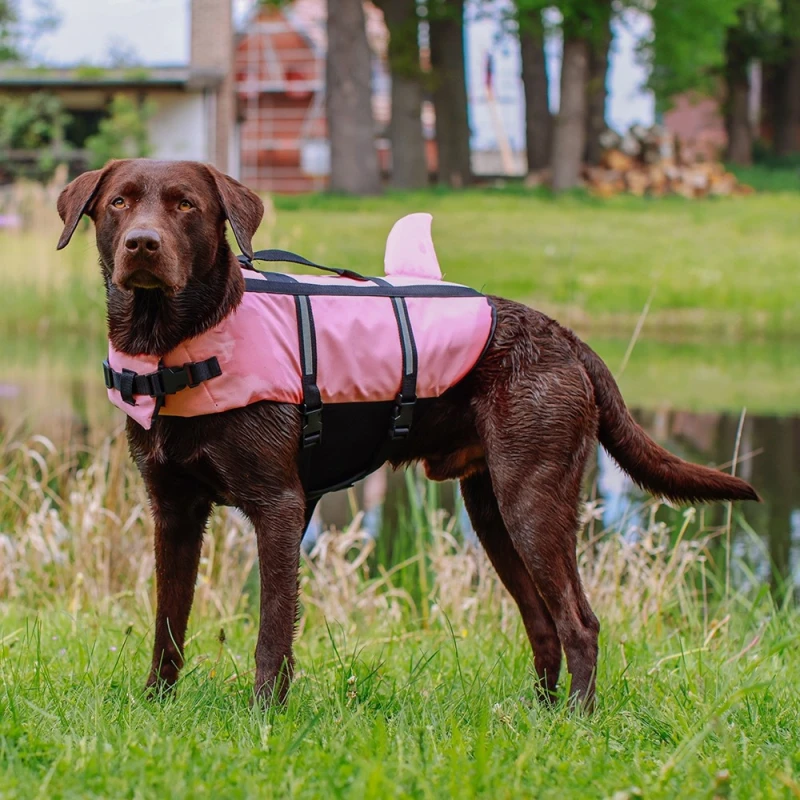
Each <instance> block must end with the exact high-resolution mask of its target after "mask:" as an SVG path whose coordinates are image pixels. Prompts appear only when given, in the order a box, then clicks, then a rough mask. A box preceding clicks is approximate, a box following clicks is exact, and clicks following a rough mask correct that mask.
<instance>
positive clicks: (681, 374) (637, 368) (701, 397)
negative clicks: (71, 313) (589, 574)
mask: <svg viewBox="0 0 800 800" xmlns="http://www.w3.org/2000/svg"><path fill="white" fill-rule="evenodd" d="M590 341H591V340H590ZM592 344H593V346H595V348H596V349H597V350H598V352H600V354H601V355H602V356H603V357H604V358H605V359H606V360H607V362H608V363H609V365H610V366H612V368H613V369H615V370H616V372H617V374H620V372H621V369H620V365H621V363H622V362H623V361H626V359H625V358H624V354H625V351H626V350H627V342H624V341H615V340H595V341H592ZM0 352H3V353H5V354H6V356H7V357H6V359H5V363H4V364H3V365H2V367H0V436H2V435H4V434H5V432H7V431H9V430H14V429H16V428H17V426H18V425H19V424H22V425H24V428H25V430H27V431H30V432H31V433H41V434H43V435H46V436H48V437H50V438H51V439H52V440H53V441H54V442H56V443H58V442H65V441H68V440H69V441H71V442H73V443H75V442H80V443H82V444H85V445H87V446H89V447H91V446H93V445H95V444H97V443H98V442H99V441H100V440H101V439H102V438H103V437H105V436H107V435H108V434H109V433H111V432H114V431H119V430H121V429H122V427H123V420H122V419H121V414H120V412H118V411H117V410H116V409H114V408H113V407H112V406H111V404H110V403H108V402H107V400H106V397H105V390H104V387H103V385H102V377H101V371H100V369H99V364H100V362H101V361H102V358H103V353H102V347H101V346H100V345H99V344H93V343H89V344H87V343H86V342H82V341H76V342H53V343H48V344H47V346H46V347H45V346H44V345H43V343H42V342H40V341H15V342H5V343H0ZM799 368H800V367H799V366H798V359H797V357H796V350H795V348H794V347H793V346H792V345H791V343H787V344H781V343H748V344H742V345H724V344H720V343H714V344H712V345H709V344H691V343H685V342H684V343H663V342H655V341H648V340H644V341H642V342H640V343H637V346H636V348H635V350H634V353H633V354H632V355H631V357H630V359H627V363H626V366H625V370H624V375H622V378H621V379H620V385H621V387H622V390H623V394H624V395H625V397H626V400H627V401H628V403H629V406H630V407H631V408H632V410H633V411H634V414H635V416H636V418H637V419H638V420H639V421H640V422H641V424H642V425H643V426H644V427H645V429H646V430H647V431H648V432H649V433H650V434H651V435H652V436H653V437H654V438H655V439H656V440H657V441H659V442H660V443H662V444H663V445H664V446H666V447H667V448H668V449H669V450H671V451H672V452H675V453H677V454H679V455H681V456H682V457H684V458H687V459H689V460H691V461H695V462H697V463H700V464H713V465H716V466H719V467H721V468H724V469H730V465H731V462H732V460H733V457H734V450H735V445H736V441H737V434H739V433H740V436H739V449H738V459H737V465H736V473H737V474H738V475H740V476H742V477H744V478H745V479H746V480H748V481H750V482H751V483H752V484H753V485H754V486H755V487H756V488H757V490H758V491H759V492H760V494H761V495H762V497H763V498H764V503H763V504H761V505H757V504H753V503H748V504H742V505H740V506H739V507H738V508H736V509H735V510H734V514H733V517H732V527H731V530H732V541H733V564H734V567H735V569H736V580H737V582H738V583H739V585H743V584H750V585H752V584H753V583H763V584H764V585H769V586H770V587H771V588H772V589H781V587H785V586H787V585H790V584H793V585H794V586H795V587H800V392H798V391H797V387H798V386H800V374H798V369H799ZM745 406H746V407H747V411H746V412H745V413H744V414H743V408H744V407H745ZM740 428H741V431H740ZM414 486H415V483H414V481H407V480H406V478H405V477H404V476H403V475H402V474H395V473H392V472H390V471H388V470H381V471H379V472H378V473H376V474H374V475H373V476H371V478H369V479H368V480H367V481H364V482H362V484H361V485H360V486H358V487H356V488H355V490H352V491H351V492H349V493H347V492H342V493H338V494H333V495H329V496H327V497H326V498H324V500H323V502H322V503H321V504H320V507H319V513H318V515H317V518H316V519H315V521H314V524H313V525H312V529H311V532H310V536H313V532H314V529H315V526H320V525H325V526H327V525H335V526H337V527H340V528H341V527H344V526H346V525H347V524H349V522H350V521H351V520H352V518H353V514H354V513H356V511H357V510H358V509H363V510H365V516H364V518H363V520H362V525H363V527H365V528H366V529H367V530H368V531H371V532H372V534H373V535H375V536H378V537H379V538H380V540H381V543H382V547H381V551H382V552H383V553H384V554H385V556H386V557H387V558H390V559H391V558H392V551H393V550H394V549H395V547H394V543H395V540H396V538H397V537H396V535H395V534H396V533H397V532H398V531H401V530H408V526H404V525H403V524H401V523H402V520H403V519H404V515H407V513H408V494H407V493H408V491H409V488H411V490H413V488H414ZM587 493H588V495H589V498H590V500H591V501H592V502H596V503H597V514H596V516H597V519H596V520H595V522H594V523H593V524H594V531H595V533H597V532H599V531H602V530H603V529H609V530H610V531H614V532H616V533H618V534H620V535H624V536H636V535H637V531H638V530H640V529H641V527H642V526H644V525H646V524H647V521H648V519H649V518H650V514H651V509H652V507H653V506H652V501H651V499H650V498H649V497H648V496H646V495H644V494H643V493H641V492H639V491H638V490H637V489H636V487H635V486H634V485H633V484H632V482H631V481H630V479H629V478H627V476H625V475H624V474H623V473H621V472H620V471H619V470H618V469H617V468H616V467H615V465H614V463H613V462H612V461H611V460H610V459H609V458H608V456H607V455H606V454H605V453H604V451H603V450H602V448H598V451H597V454H596V458H595V459H594V463H593V464H592V465H591V469H590V471H589V474H588V475H587ZM437 497H438V501H439V502H441V504H442V505H443V507H445V508H447V509H448V510H450V511H452V512H453V513H455V515H456V521H457V526H456V527H457V528H458V529H459V530H460V531H461V533H462V534H463V535H464V536H466V537H470V536H471V535H472V534H471V529H470V526H469V523H468V520H467V518H466V516H465V514H464V513H463V509H462V508H461V506H460V502H459V498H458V492H457V490H456V488H455V487H454V486H453V485H445V486H443V487H441V489H440V490H439V492H438V495H437ZM681 514H682V510H680V509H670V508H668V507H664V506H661V507H659V509H658V511H657V518H658V519H659V520H663V521H665V522H668V523H673V522H679V521H680V520H681V519H682V517H681ZM726 525H727V508H726V507H724V506H717V507H711V506H709V507H705V508H704V510H703V512H702V513H701V514H698V516H697V520H696V521H695V522H694V523H693V524H692V526H691V527H690V529H689V533H690V534H693V533H696V532H697V531H698V530H699V529H700V528H701V527H702V528H703V529H704V530H706V531H707V530H720V531H722V530H724V529H725V527H726ZM720 541H722V537H720Z"/></svg>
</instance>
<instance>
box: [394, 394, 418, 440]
mask: <svg viewBox="0 0 800 800" xmlns="http://www.w3.org/2000/svg"><path fill="white" fill-rule="evenodd" d="M416 402H417V398H416V397H414V398H413V399H411V400H404V399H403V395H401V394H398V395H397V397H396V398H395V402H394V409H393V411H392V420H391V424H390V425H389V437H390V438H392V439H407V438H408V436H409V434H410V433H411V423H412V422H413V421H414V406H415V405H416Z"/></svg>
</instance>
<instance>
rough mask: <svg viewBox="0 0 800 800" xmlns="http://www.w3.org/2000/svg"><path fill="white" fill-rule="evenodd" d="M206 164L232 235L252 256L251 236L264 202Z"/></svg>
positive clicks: (259, 220)
mask: <svg viewBox="0 0 800 800" xmlns="http://www.w3.org/2000/svg"><path fill="white" fill-rule="evenodd" d="M206 166H207V167H208V171H209V172H210V173H211V177H212V178H213V179H214V184H215V185H216V187H217V194H218V195H219V200H220V202H221V203H222V208H223V209H224V211H225V216H226V217H227V219H228V222H230V224H231V228H232V229H233V235H234V236H235V237H236V241H237V242H238V244H239V247H240V248H241V250H242V253H244V255H246V256H247V257H248V258H252V257H253V236H255V233H256V231H257V230H258V226H259V225H260V224H261V218H262V217H263V216H264V204H263V203H262V202H261V198H260V197H259V196H258V195H257V194H256V193H255V192H252V191H250V189H248V188H247V187H246V186H244V185H243V184H241V183H239V181H237V180H234V179H233V178H231V177H230V176H228V175H224V174H223V173H222V172H220V171H219V170H218V169H217V168H216V167H212V166H211V165H210V164H207V165H206Z"/></svg>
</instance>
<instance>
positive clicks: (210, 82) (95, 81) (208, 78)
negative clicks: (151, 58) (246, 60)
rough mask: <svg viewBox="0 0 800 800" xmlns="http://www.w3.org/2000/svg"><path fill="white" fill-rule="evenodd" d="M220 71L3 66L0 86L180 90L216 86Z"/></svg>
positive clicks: (183, 67)
mask: <svg viewBox="0 0 800 800" xmlns="http://www.w3.org/2000/svg"><path fill="white" fill-rule="evenodd" d="M224 77H225V76H224V74H223V72H222V70H211V69H203V70H198V69H192V68H190V67H185V66H162V67H110V68H107V67H95V66H89V65H86V66H76V67H56V68H50V67H6V68H4V69H0V89H103V88H114V89H147V88H149V89H152V88H165V89H181V90H184V91H186V90H199V89H211V88H214V87H216V86H218V85H219V84H220V83H221V82H222V80H223V79H224Z"/></svg>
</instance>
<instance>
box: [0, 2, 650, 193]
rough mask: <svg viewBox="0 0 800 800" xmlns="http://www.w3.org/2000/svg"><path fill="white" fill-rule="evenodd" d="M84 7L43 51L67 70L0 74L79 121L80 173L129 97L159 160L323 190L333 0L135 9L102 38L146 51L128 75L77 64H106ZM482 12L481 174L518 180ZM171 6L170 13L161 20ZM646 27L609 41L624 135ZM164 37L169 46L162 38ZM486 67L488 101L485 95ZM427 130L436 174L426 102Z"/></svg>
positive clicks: (376, 40)
mask: <svg viewBox="0 0 800 800" xmlns="http://www.w3.org/2000/svg"><path fill="white" fill-rule="evenodd" d="M88 2H89V0H70V2H67V0H58V4H59V10H61V11H62V12H63V13H64V15H65V23H64V26H63V33H64V42H65V45H64V47H60V46H59V45H58V40H57V39H54V40H52V41H50V40H48V41H46V42H44V43H43V50H42V52H43V53H44V52H46V53H47V54H48V60H49V59H50V58H54V60H61V61H65V59H66V58H67V57H68V56H69V55H71V54H76V55H75V57H74V60H73V63H72V65H70V64H69V63H67V62H66V61H65V64H66V65H65V66H63V67H59V68H54V69H49V68H47V69H43V68H35V69H12V70H5V71H3V72H0V98H1V97H2V95H4V94H5V95H9V94H14V95H17V96H19V95H26V94H28V93H30V92H34V91H37V90H47V91H52V92H54V93H56V94H57V95H58V96H59V97H60V98H61V99H62V100H63V102H64V104H65V107H66V109H67V111H68V112H69V113H70V114H71V115H72V117H73V123H72V125H71V128H70V131H69V137H68V138H70V140H71V141H72V142H73V143H74V145H75V146H76V147H77V148H78V150H77V152H75V153H74V154H73V155H72V157H71V158H72V161H73V170H77V169H79V168H81V165H82V164H84V163H85V157H84V154H83V153H82V152H81V147H82V145H83V142H84V141H85V140H86V138H87V137H88V136H90V135H91V134H92V133H94V132H96V130H97V126H98V124H99V121H100V120H101V119H102V117H103V115H104V114H105V113H107V109H108V107H109V104H110V102H111V98H112V97H113V96H114V94H115V93H123V94H127V95H129V96H130V97H132V98H134V99H136V100H140V101H141V100H144V99H146V98H147V99H149V100H151V101H152V102H153V104H154V106H155V108H156V113H155V115H154V116H153V118H152V119H151V120H150V121H149V123H148V127H149V132H150V140H151V144H152V148H153V156H155V157H157V158H176V159H177V158H186V159H197V160H201V161H210V162H213V163H215V164H216V165H217V166H218V167H220V168H221V169H223V170H226V171H227V172H229V173H231V174H232V175H234V176H237V177H241V178H242V179H243V180H245V181H246V182H247V183H248V184H250V185H252V186H253V187H254V188H257V189H261V190H265V191H278V192H301V191H309V190H315V189H321V188H324V187H325V185H326V183H327V173H328V166H329V165H328V161H329V152H328V142H327V127H326V122H325V102H324V89H325V87H324V83H325V50H326V24H325V23H326V19H325V18H326V7H327V3H326V1H325V0H294V2H292V3H290V4H289V5H288V6H287V7H286V8H285V9H283V10H281V11H278V10H276V9H275V8H269V7H267V6H260V5H259V4H258V3H256V2H255V0H161V2H160V3H159V14H158V18H159V19H163V20H164V24H165V25H166V26H168V27H169V31H167V30H158V31H154V30H153V29H152V28H153V22H152V20H153V14H152V13H149V12H148V11H147V8H145V7H144V6H143V7H142V9H141V11H140V13H137V14H134V13H133V12H131V13H130V16H129V17H127V22H126V25H127V27H126V29H125V31H120V30H119V29H118V28H109V29H107V30H106V35H112V33H111V32H112V31H113V38H114V39H118V38H119V34H120V33H124V35H125V37H126V41H129V42H130V43H131V45H132V46H133V48H134V50H136V51H139V50H142V51H145V52H147V54H148V55H146V56H145V58H144V59H142V60H143V61H145V62H146V63H147V66H142V67H138V66H137V67H135V68H122V69H106V68H99V67H95V66H82V65H75V63H74V61H76V60H78V59H80V58H87V57H88V58H93V59H97V58H98V56H97V54H96V53H97V43H96V42H95V43H94V44H92V46H91V48H90V49H85V48H89V43H87V44H86V45H85V48H84V49H81V48H83V45H81V46H80V47H79V46H78V45H77V44H76V35H75V33H76V31H75V30H72V28H71V23H70V20H71V19H72V16H73V15H76V16H77V15H79V12H80V9H83V10H84V11H85V12H86V14H85V15H84V16H85V19H84V18H83V17H82V18H81V19H83V24H84V27H85V25H86V24H88V21H89V20H90V19H91V23H92V24H93V25H94V26H95V27H97V28H98V30H97V34H98V36H97V38H98V39H99V38H100V37H101V36H102V35H103V33H102V31H101V30H100V28H101V27H102V25H107V24H110V23H109V21H110V20H112V19H113V18H114V15H112V14H95V13H94V12H93V11H92V13H91V14H89V13H88V12H89V11H91V9H89V8H88V6H87V3H88ZM485 3H486V0H483V5H481V6H480V8H479V6H478V3H477V0H473V2H468V4H467V14H466V19H465V39H466V42H465V43H466V54H467V63H466V75H467V83H468V99H469V117H470V128H471V149H472V168H473V171H474V172H475V174H477V175H497V174H503V173H508V174H522V173H524V171H525V157H524V141H525V135H524V93H523V89H522V83H521V77H520V56H519V45H518V42H517V40H516V37H515V36H513V35H509V33H508V30H507V29H506V27H505V25H504V23H503V22H502V17H503V15H502V13H499V14H497V13H495V14H486V13H483V14H481V13H479V11H480V10H481V9H483V10H484V11H485ZM493 3H494V5H495V6H497V8H498V9H499V10H500V11H502V9H503V8H504V7H509V0H493ZM178 5H180V6H181V8H178ZM84 6H87V8H84ZM167 9H169V15H166V16H165V12H166V11H167ZM233 11H236V14H234V13H233ZM365 11H366V14H367V34H368V38H369V42H370V46H371V49H372V52H373V75H372V77H373V81H372V83H373V116H374V120H375V136H376V146H377V148H378V153H379V159H380V163H381V166H382V168H383V169H384V171H388V170H389V169H390V162H391V158H390V153H389V143H388V126H389V121H390V115H391V102H390V97H391V83H390V77H389V70H388V65H387V63H386V51H387V44H388V35H387V31H386V28H385V26H384V24H383V15H382V13H381V12H380V11H379V10H378V9H377V8H375V7H374V6H373V5H372V4H371V3H365ZM187 12H188V13H187ZM80 13H83V12H80ZM115 13H116V12H115ZM234 19H235V20H236V24H234ZM645 22H646V20H645V16H644V15H639V16H635V15H634V17H631V18H630V19H627V18H626V20H625V24H624V25H623V24H619V25H618V26H617V29H616V30H615V32H614V34H615V40H614V41H615V44H614V49H613V51H612V54H611V68H610V73H609V104H608V118H609V121H610V122H611V124H612V125H614V126H615V127H617V128H620V129H624V128H626V127H627V126H628V125H629V124H630V123H632V122H640V123H644V124H648V123H650V122H652V114H653V111H652V98H651V97H650V95H649V93H647V92H643V91H641V90H640V89H639V88H638V87H639V85H640V84H641V82H642V80H643V77H644V76H643V74H642V73H641V70H640V69H639V68H638V67H637V66H636V64H635V59H634V55H633V51H634V43H635V40H636V37H637V36H639V35H641V31H639V30H638V29H637V26H641V25H642V24H644V23H645ZM78 28H80V25H79V26H78ZM70 32H71V35H69V34H70ZM167 33H169V35H170V37H171V38H169V42H171V44H169V43H168V40H167V38H165V37H167ZM58 35H59V34H58V33H55V34H53V36H54V37H58ZM148 37H149V38H148ZM150 39H158V40H159V43H160V44H159V47H158V48H156V47H151V46H150V44H151V42H150ZM421 39H422V40H421V48H422V58H423V63H424V61H425V59H427V57H428V53H427V42H426V41H425V31H424V26H423V28H422V30H421ZM162 40H163V43H162ZM184 43H185V45H187V46H184ZM67 44H68V45H69V46H68V47H67ZM45 45H46V48H45ZM51 53H55V54H56V55H55V56H52V55H50V54H51ZM547 53H548V63H549V66H550V75H551V80H550V97H551V106H552V108H553V110H555V109H556V108H557V106H558V96H559V81H558V74H559V60H560V43H559V41H558V40H557V39H556V38H553V37H551V39H550V40H549V41H548V43H547ZM162 54H163V57H164V58H165V60H167V61H171V62H172V63H169V64H161V65H154V62H153V59H154V58H155V57H156V56H158V57H159V58H161V57H162ZM490 58H491V61H492V74H493V94H494V103H493V104H492V103H490V102H489V97H488V94H487V91H486V72H487V70H486V64H487V61H488V60H489V59H490ZM422 124H423V130H424V132H425V138H426V142H427V156H428V166H429V169H430V171H431V172H434V171H435V170H436V146H435V142H434V111H433V107H432V104H431V103H430V102H425V103H424V104H423V108H422ZM503 145H505V146H506V150H507V152H510V153H511V156H512V158H511V162H510V163H509V160H508V159H505V160H504V159H501V157H500V151H501V149H502V146H503ZM24 155H25V154H20V156H21V157H22V156H24Z"/></svg>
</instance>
